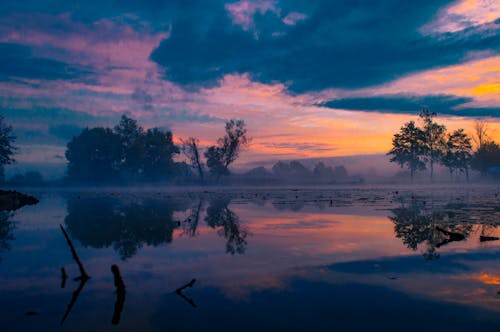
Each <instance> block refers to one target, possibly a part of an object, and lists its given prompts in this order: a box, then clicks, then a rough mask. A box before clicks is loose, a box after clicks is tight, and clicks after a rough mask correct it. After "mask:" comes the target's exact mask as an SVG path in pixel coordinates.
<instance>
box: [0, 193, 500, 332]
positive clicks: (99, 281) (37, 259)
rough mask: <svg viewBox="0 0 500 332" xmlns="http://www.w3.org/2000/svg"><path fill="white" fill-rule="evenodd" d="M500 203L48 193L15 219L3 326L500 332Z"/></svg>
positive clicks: (10, 227) (9, 232)
mask: <svg viewBox="0 0 500 332" xmlns="http://www.w3.org/2000/svg"><path fill="white" fill-rule="evenodd" d="M499 193H500V191H499V190H498V188H497V187H495V186H469V187H457V186H450V187H447V188H446V187H445V188H439V189H438V188H436V187H434V188H432V187H399V188H396V189H395V188H394V187H367V186H364V187H361V186H359V187H354V188H352V187H351V188H350V187H347V186H345V187H325V188H323V189H317V188H316V189H315V188H311V187H287V188H263V189H258V188H257V189H256V188H238V189H235V188H213V187H206V188H203V189H201V190H199V189H198V188H188V187H186V188H174V189H169V190H166V189H156V190H152V189H151V188H149V189H148V188H142V189H132V188H130V189H128V190H121V191H119V190H115V189H113V188H109V189H102V188H101V189H100V190H99V191H95V190H92V189H87V190H79V191H75V190H66V189H65V190H62V191H47V192H44V193H35V194H37V195H38V197H39V198H40V200H41V201H40V203H39V204H38V205H35V206H29V207H25V208H23V209H21V210H18V211H16V212H15V213H10V214H5V216H2V219H1V221H0V223H1V227H0V230H1V232H0V234H1V237H2V239H1V240H0V243H1V246H0V248H1V249H0V292H1V293H2V296H1V297H0V305H1V306H2V308H4V309H3V311H2V313H1V314H0V317H1V318H2V322H3V330H5V331H21V330H22V331H35V330H40V329H42V330H63V331H64V330H67V331H107V330H109V329H111V328H112V327H113V325H118V328H119V330H123V331H134V330H137V329H141V330H144V331H163V330H168V329H171V330H181V329H182V330H187V331H190V330H203V329H208V328H209V329H211V330H220V331H224V330H234V326H235V325H237V326H238V330H242V331H247V330H248V331H250V330H255V329H286V330H297V331H299V330H307V329H314V330H325V331H326V330H329V331H330V330H331V329H332V328H333V327H335V328H338V329H340V330H359V331H361V330H366V329H372V328H373V326H376V327H377V330H380V329H383V330H389V331H401V330H407V331H417V330H421V325H420V324H421V323H422V324H423V323H425V325H426V326H427V327H429V328H428V330H429V331H438V330H441V329H448V330H450V329H451V330H454V331H471V330H482V331H494V330H497V329H498V327H500V320H499V318H498V317H499V316H498V313H499V312H500V297H499V294H498V291H500V289H499V284H500V281H499V278H500V266H499V265H498V264H497V262H498V259H499V258H500V256H499V255H500V251H499V249H500V241H499V240H498V237H499V236H500V230H499V229H498V226H499V224H500V208H499V207H500V197H498V196H499ZM60 225H62V226H63V228H64V229H65V231H66V232H67V234H68V237H69V239H70V242H71V243H72V245H73V246H74V249H75V251H76V253H77V256H78V259H79V260H80V262H81V264H82V265H83V267H84V270H85V271H86V273H88V275H89V277H90V278H89V279H88V280H87V279H85V278H83V279H82V278H81V275H82V273H81V270H80V269H79V267H78V264H77V262H76V261H75V259H74V257H72V253H71V250H70V247H69V246H68V243H67V241H66V239H65V237H64V235H63V233H62V232H61V229H60ZM62 268H64V272H63V273H62V272H61V271H62V270H61V269H62ZM65 275H66V276H65ZM75 278H76V280H75ZM61 322H62V325H61ZM242 322H245V324H242Z"/></svg>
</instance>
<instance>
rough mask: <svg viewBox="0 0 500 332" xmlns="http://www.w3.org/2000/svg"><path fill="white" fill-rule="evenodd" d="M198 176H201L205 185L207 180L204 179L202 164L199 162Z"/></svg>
mask: <svg viewBox="0 0 500 332" xmlns="http://www.w3.org/2000/svg"><path fill="white" fill-rule="evenodd" d="M198 174H199V175H200V181H201V184H204V183H205V180H204V179H203V168H202V167H201V164H200V163H199V162H198Z"/></svg>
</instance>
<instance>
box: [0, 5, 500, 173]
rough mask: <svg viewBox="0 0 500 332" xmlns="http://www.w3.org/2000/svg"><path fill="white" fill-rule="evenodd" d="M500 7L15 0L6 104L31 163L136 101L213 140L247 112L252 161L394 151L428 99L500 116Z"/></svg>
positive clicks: (467, 119)
mask: <svg viewBox="0 0 500 332" xmlns="http://www.w3.org/2000/svg"><path fill="white" fill-rule="evenodd" d="M498 13H499V9H498V4H497V2H495V1H486V0H459V1H434V0H433V1H431V0H423V1H418V2H408V1H405V2H402V1H398V0H381V1H371V2H352V1H340V0H339V1H329V0H310V1H305V0H304V1H296V0H239V1H235V0H233V1H222V0H214V1H202V0H190V1H185V0H170V1H157V0H145V1H140V2H138V1H133V0H124V1H112V0H100V1H96V0H88V1H85V2H74V1H63V0H47V1H38V0H26V1H17V2H13V1H2V2H0V67H1V68H2V70H1V71H0V108H1V110H2V113H3V114H4V115H5V117H6V119H7V120H8V121H9V122H10V123H11V124H12V125H13V126H14V127H15V130H16V133H17V135H18V137H19V142H20V144H22V145H23V146H26V147H27V148H26V149H21V155H20V156H18V158H17V159H18V160H19V161H20V162H23V161H30V162H33V161H36V160H37V158H39V159H40V160H41V159H43V160H44V161H48V160H49V159H50V158H51V157H50V156H53V155H57V156H59V157H58V158H55V157H54V158H53V162H54V163H61V162H64V160H63V159H61V158H60V155H61V153H60V152H61V151H63V150H64V145H65V143H66V140H67V139H69V138H70V137H71V136H72V135H73V134H74V133H76V132H78V130H79V128H83V127H85V126H94V125H106V126H112V125H114V124H115V123H116V121H117V119H118V118H119V116H120V115H121V114H124V113H126V114H129V115H131V116H134V117H136V118H138V119H139V121H140V122H141V124H143V125H144V126H146V127H148V128H149V127H154V126H159V127H164V128H171V129H172V130H173V131H174V134H175V135H176V139H177V138H178V137H187V136H193V135H195V136H198V137H199V138H200V140H201V142H202V145H204V146H206V145H209V144H212V143H213V142H214V141H215V140H216V138H217V137H218V136H219V135H220V134H221V132H222V130H223V123H224V120H225V119H228V118H235V117H237V118H244V119H245V120H246V121H247V123H248V126H249V130H250V132H251V134H252V136H253V138H254V139H253V141H252V142H253V143H252V145H251V147H250V149H249V150H248V151H247V152H246V153H245V154H243V158H242V159H241V162H243V163H250V162H256V161H258V160H262V159H269V158H273V159H279V158H282V159H294V158H302V157H322V156H325V157H326V156H331V155H349V154H359V153H383V152H385V151H386V150H387V148H388V146H389V145H390V137H391V134H392V132H393V131H394V130H397V128H399V126H400V125H401V123H403V122H404V121H407V120H408V119H410V118H412V115H413V116H414V114H416V113H417V112H418V111H419V110H420V108H421V107H424V106H425V107H429V108H431V109H432V110H434V111H436V112H438V113H439V114H441V115H443V116H445V117H447V119H446V122H447V124H448V126H449V127H450V128H457V127H465V128H470V126H471V122H472V121H473V120H474V119H476V118H477V117H488V118H489V119H490V121H492V122H493V124H492V128H493V129H494V128H495V127H496V126H498V122H499V119H500V110H499V105H500V85H499V80H498V77H499V75H500V55H499V51H500V33H499V30H500V21H499V18H498ZM409 114H410V115H409ZM380 123H384V126H383V127H382V126H380V125H378V124H380ZM37 144H38V145H40V147H42V145H43V149H45V150H46V151H49V150H50V151H58V153H51V154H47V153H44V154H43V156H42V155H41V152H37V151H41V149H37V148H36V146H37Z"/></svg>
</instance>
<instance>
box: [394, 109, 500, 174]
mask: <svg viewBox="0 0 500 332" xmlns="http://www.w3.org/2000/svg"><path fill="white" fill-rule="evenodd" d="M436 116H437V114H436V113H435V112H431V111H429V110H426V109H424V110H423V111H422V112H420V114H419V120H420V122H421V126H419V125H418V124H417V123H416V122H415V121H409V122H407V123H405V124H404V125H403V126H402V127H401V129H400V130H399V132H397V133H396V134H394V137H393V139H392V149H391V150H390V151H389V152H388V153H387V154H388V155H390V156H391V159H390V161H391V162H394V163H397V164H399V165H400V166H401V168H404V167H406V168H407V169H408V170H409V171H410V177H411V180H412V181H413V179H414V177H415V174H416V172H418V171H425V170H427V169H429V170H430V179H431V181H434V171H435V166H436V165H442V166H444V167H446V168H447V169H448V171H449V173H450V175H451V176H452V177H453V175H454V174H465V177H466V179H467V181H469V171H470V170H471V169H472V170H477V171H479V172H480V173H481V175H482V176H483V177H484V176H487V175H494V176H497V175H498V174H499V171H500V145H499V144H498V143H496V142H494V141H493V140H492V139H490V137H489V135H488V128H487V126H486V124H485V123H484V122H476V124H475V137H474V138H473V137H471V136H469V135H468V134H467V133H466V132H465V130H464V129H462V128H460V129H457V130H455V131H453V132H449V133H448V132H447V130H446V126H445V125H443V124H439V123H437V122H436V121H435V117H436ZM473 140H474V141H475V143H476V149H475V150H473V146H472V141H473Z"/></svg>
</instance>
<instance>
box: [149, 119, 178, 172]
mask: <svg viewBox="0 0 500 332" xmlns="http://www.w3.org/2000/svg"><path fill="white" fill-rule="evenodd" d="M143 140H144V143H143V144H144V158H143V160H142V165H143V169H144V176H145V177H146V178H147V179H150V180H165V179H169V178H171V177H172V176H173V175H174V172H175V169H174V168H175V164H174V161H173V157H174V155H175V154H178V153H179V148H178V147H177V146H175V145H174V143H173V137H172V133H171V132H170V131H165V132H164V131H161V130H160V129H157V128H154V129H148V131H147V132H146V134H145V135H144V136H143Z"/></svg>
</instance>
